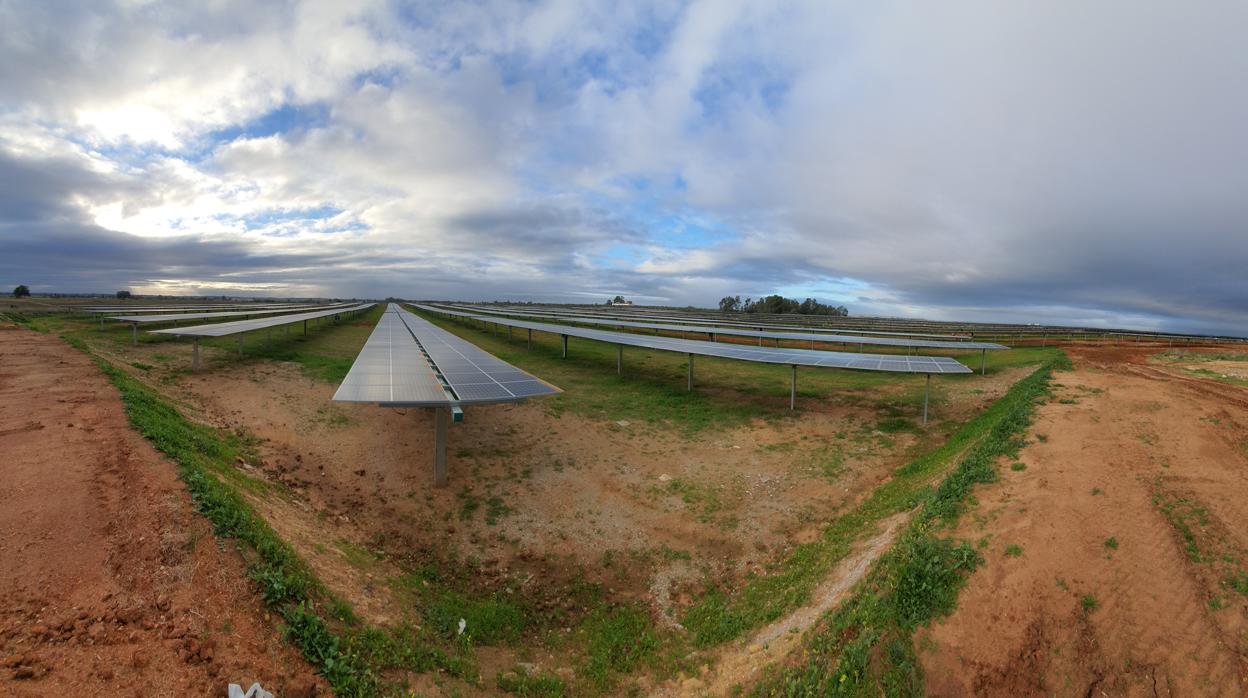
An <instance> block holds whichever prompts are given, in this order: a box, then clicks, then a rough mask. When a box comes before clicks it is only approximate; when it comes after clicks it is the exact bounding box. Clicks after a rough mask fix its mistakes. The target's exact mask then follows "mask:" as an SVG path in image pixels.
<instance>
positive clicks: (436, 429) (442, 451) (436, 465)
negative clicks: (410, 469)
mask: <svg viewBox="0 0 1248 698" xmlns="http://www.w3.org/2000/svg"><path fill="white" fill-rule="evenodd" d="M450 417H451V410H450V409H449V408H446V407H438V408H437V409H435V410H434V411H433V484H434V485H435V486H437V487H446V480H447V477H446V431H447V426H448V425H449V424H450V421H451V419H450Z"/></svg>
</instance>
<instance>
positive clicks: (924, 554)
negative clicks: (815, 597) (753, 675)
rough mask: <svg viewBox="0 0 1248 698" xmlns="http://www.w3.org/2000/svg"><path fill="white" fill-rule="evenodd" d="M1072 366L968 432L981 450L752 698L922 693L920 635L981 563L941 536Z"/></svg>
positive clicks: (1021, 391)
mask: <svg viewBox="0 0 1248 698" xmlns="http://www.w3.org/2000/svg"><path fill="white" fill-rule="evenodd" d="M1068 367H1069V363H1068V361H1067V360H1066V359H1065V358H1064V357H1062V358H1059V359H1055V360H1052V361H1049V362H1047V363H1045V364H1044V365H1042V366H1041V367H1040V368H1038V369H1036V371H1035V372H1033V373H1032V374H1031V375H1030V376H1028V377H1027V378H1024V379H1023V380H1021V381H1019V382H1018V383H1017V384H1015V385H1014V387H1012V388H1011V389H1010V391H1009V392H1008V393H1006V395H1005V396H1004V397H1002V398H1001V399H1000V400H998V401H997V403H996V404H994V405H993V406H992V408H990V409H989V410H988V411H987V412H985V413H984V414H983V415H981V416H980V417H979V418H977V419H976V420H974V421H973V422H971V423H970V424H968V425H966V427H964V428H963V431H965V432H970V433H971V434H973V436H974V438H973V439H971V440H973V441H974V445H972V446H971V447H970V449H969V450H968V451H967V452H966V455H965V456H964V457H963V458H962V460H961V461H960V462H959V463H958V466H957V467H956V468H955V469H954V470H953V472H952V473H951V474H950V475H949V477H948V478H946V479H945V480H944V482H942V483H941V484H940V486H939V487H937V488H936V489H935V490H925V491H924V492H923V493H922V496H921V497H920V498H919V499H918V503H919V504H920V505H921V509H920V510H919V511H918V513H917V514H916V515H915V517H914V518H913V519H912V520H911V522H910V524H909V526H908V527H907V528H906V530H905V531H904V532H903V533H902V535H901V537H900V538H899V539H898V541H897V543H896V545H894V546H893V548H892V549H891V550H890V551H889V552H888V553H886V554H885V555H884V556H883V557H881V558H880V560H879V561H878V562H876V564H875V565H874V566H873V567H872V569H871V571H870V573H869V574H868V576H867V577H866V578H865V579H864V580H863V581H862V582H860V583H859V585H858V586H857V588H856V589H855V592H854V594H853V596H851V597H850V598H849V599H848V600H846V602H845V603H843V604H841V606H840V607H839V608H838V609H837V610H836V611H833V612H832V613H830V614H829V615H827V616H825V617H824V618H823V619H822V620H821V621H820V623H819V625H817V626H815V628H813V629H812V630H811V631H810V632H809V633H808V635H807V637H806V639H805V641H804V646H803V652H802V653H801V656H800V657H799V658H798V659H797V661H796V662H795V663H793V664H790V665H787V666H782V667H772V668H770V669H769V671H768V672H767V674H766V676H765V678H764V679H763V680H762V681H761V682H760V683H759V684H758V685H756V686H755V687H754V688H753V690H752V694H753V695H786V696H790V695H879V694H880V693H883V694H885V695H890V696H892V695H914V696H920V695H923V675H922V670H921V668H920V667H919V663H918V661H917V657H916V654H915V647H914V640H913V633H914V630H915V629H916V628H918V627H919V626H921V625H926V624H927V623H929V622H930V621H931V620H932V619H934V618H936V617H939V616H944V615H948V614H949V613H950V612H952V611H953V609H954V607H955V606H956V603H957V596H958V592H959V591H960V590H961V588H962V586H963V584H964V583H965V581H966V577H967V575H968V574H969V573H970V572H972V571H973V570H974V569H975V568H976V567H977V566H978V565H979V564H980V563H982V561H983V560H982V558H981V557H980V555H979V553H977V552H976V551H975V549H974V548H973V547H971V545H970V544H969V543H967V542H966V541H955V540H953V539H952V538H946V537H941V536H940V533H941V532H942V531H944V530H947V529H948V528H950V527H951V526H952V525H953V524H954V523H956V521H957V519H958V516H959V515H960V514H961V512H962V510H963V508H964V507H965V503H966V500H967V498H968V496H969V495H970V493H971V490H972V488H973V487H974V486H975V485H976V484H978V483H987V482H993V481H994V480H995V479H996V478H997V469H996V462H997V460H998V459H1000V458H1002V457H1009V458H1016V457H1017V454H1018V450H1019V449H1020V448H1021V447H1022V446H1023V445H1024V444H1025V441H1024V433H1025V431H1026V428H1027V426H1028V425H1029V424H1030V423H1031V416H1032V413H1033V411H1034V409H1035V405H1036V404H1037V402H1038V401H1039V400H1040V399H1041V398H1042V397H1043V396H1044V395H1046V394H1047V392H1048V386H1049V380H1050V378H1051V376H1052V372H1053V370H1054V369H1057V368H1068ZM956 438H957V437H956V436H955V439H956ZM907 467H908V468H909V467H915V466H914V464H912V466H907ZM920 467H921V466H920ZM1020 553H1021V549H1020Z"/></svg>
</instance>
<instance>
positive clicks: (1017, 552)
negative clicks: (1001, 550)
mask: <svg viewBox="0 0 1248 698" xmlns="http://www.w3.org/2000/svg"><path fill="white" fill-rule="evenodd" d="M1022 554H1023V546H1021V545H1019V544H1017V543H1010V544H1009V545H1007V546H1005V556H1006V557H1020V556H1022Z"/></svg>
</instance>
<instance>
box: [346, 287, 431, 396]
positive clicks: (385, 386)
mask: <svg viewBox="0 0 1248 698" xmlns="http://www.w3.org/2000/svg"><path fill="white" fill-rule="evenodd" d="M393 308H394V306H393V305H391V306H390V307H388V308H387V309H386V312H384V313H382V315H381V319H380V320H378V321H377V326H376V327H374V328H373V331H372V333H371V334H370V335H369V336H368V340H367V341H365V342H364V348H363V349H361V350H360V353H359V355H358V356H356V358H355V363H353V364H352V365H351V370H350V371H348V372H347V376H346V378H344V379H343V381H342V385H340V386H338V390H337V392H335V393H334V397H333V399H334V400H335V401H337V402H376V403H379V404H387V403H402V404H408V405H420V404H429V405H445V404H447V403H448V402H449V398H448V397H447V394H446V390H444V389H443V387H442V381H440V380H438V376H437V374H436V373H434V371H433V369H432V368H431V367H430V366H429V363H428V362H427V361H426V360H425V358H424V355H423V354H422V353H421V351H420V347H419V346H418V345H417V344H416V340H415V339H414V338H412V334H411V332H408V330H407V326H406V325H405V324H403V321H402V320H400V319H399V316H398V313H397V312H395V311H394V310H393Z"/></svg>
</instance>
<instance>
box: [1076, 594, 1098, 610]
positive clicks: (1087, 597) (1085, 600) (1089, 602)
mask: <svg viewBox="0 0 1248 698" xmlns="http://www.w3.org/2000/svg"><path fill="white" fill-rule="evenodd" d="M1100 607H1101V602H1100V601H1098V600H1097V599H1096V597H1095V596H1093V595H1092V594H1084V595H1083V596H1080V597H1079V608H1081V609H1083V612H1084V613H1091V612H1092V611H1095V610H1096V609H1098V608H1100Z"/></svg>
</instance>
